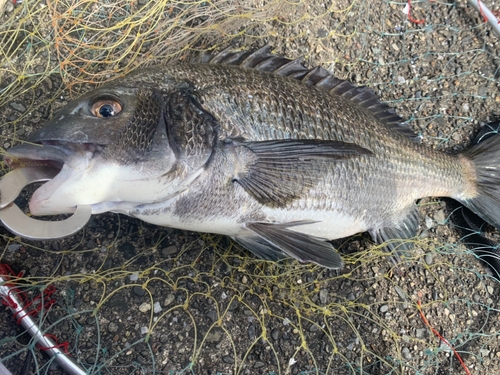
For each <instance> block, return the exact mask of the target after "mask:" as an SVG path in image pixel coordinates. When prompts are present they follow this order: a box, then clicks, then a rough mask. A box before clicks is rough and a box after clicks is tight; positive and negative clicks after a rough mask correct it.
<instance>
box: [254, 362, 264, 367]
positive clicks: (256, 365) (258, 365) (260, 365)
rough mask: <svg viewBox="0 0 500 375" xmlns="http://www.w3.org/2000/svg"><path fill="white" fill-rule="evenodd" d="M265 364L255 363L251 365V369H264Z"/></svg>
mask: <svg viewBox="0 0 500 375" xmlns="http://www.w3.org/2000/svg"><path fill="white" fill-rule="evenodd" d="M265 365H266V364H265V363H264V362H261V361H257V362H255V365H253V368H261V367H264V366H265Z"/></svg>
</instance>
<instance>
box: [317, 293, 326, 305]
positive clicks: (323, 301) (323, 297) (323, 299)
mask: <svg viewBox="0 0 500 375" xmlns="http://www.w3.org/2000/svg"><path fill="white" fill-rule="evenodd" d="M319 301H320V302H321V304H322V305H326V304H327V303H328V291H327V290H326V289H321V290H320V291H319Z"/></svg>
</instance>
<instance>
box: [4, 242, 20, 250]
mask: <svg viewBox="0 0 500 375" xmlns="http://www.w3.org/2000/svg"><path fill="white" fill-rule="evenodd" d="M20 247H21V245H20V244H18V243H12V244H10V245H9V246H7V249H9V251H16V250H19V248H20Z"/></svg>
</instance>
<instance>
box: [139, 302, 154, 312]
mask: <svg viewBox="0 0 500 375" xmlns="http://www.w3.org/2000/svg"><path fill="white" fill-rule="evenodd" d="M149 310H151V304H150V303H146V302H144V303H143V304H142V305H141V306H139V311H140V312H143V313H146V312H148V311H149Z"/></svg>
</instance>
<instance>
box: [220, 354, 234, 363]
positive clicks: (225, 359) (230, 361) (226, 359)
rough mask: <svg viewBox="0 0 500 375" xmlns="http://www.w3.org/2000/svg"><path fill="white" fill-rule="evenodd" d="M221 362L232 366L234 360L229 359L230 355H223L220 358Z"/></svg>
mask: <svg viewBox="0 0 500 375" xmlns="http://www.w3.org/2000/svg"><path fill="white" fill-rule="evenodd" d="M222 361H223V362H225V363H229V364H233V363H234V358H233V357H231V356H230V355H224V356H222Z"/></svg>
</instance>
